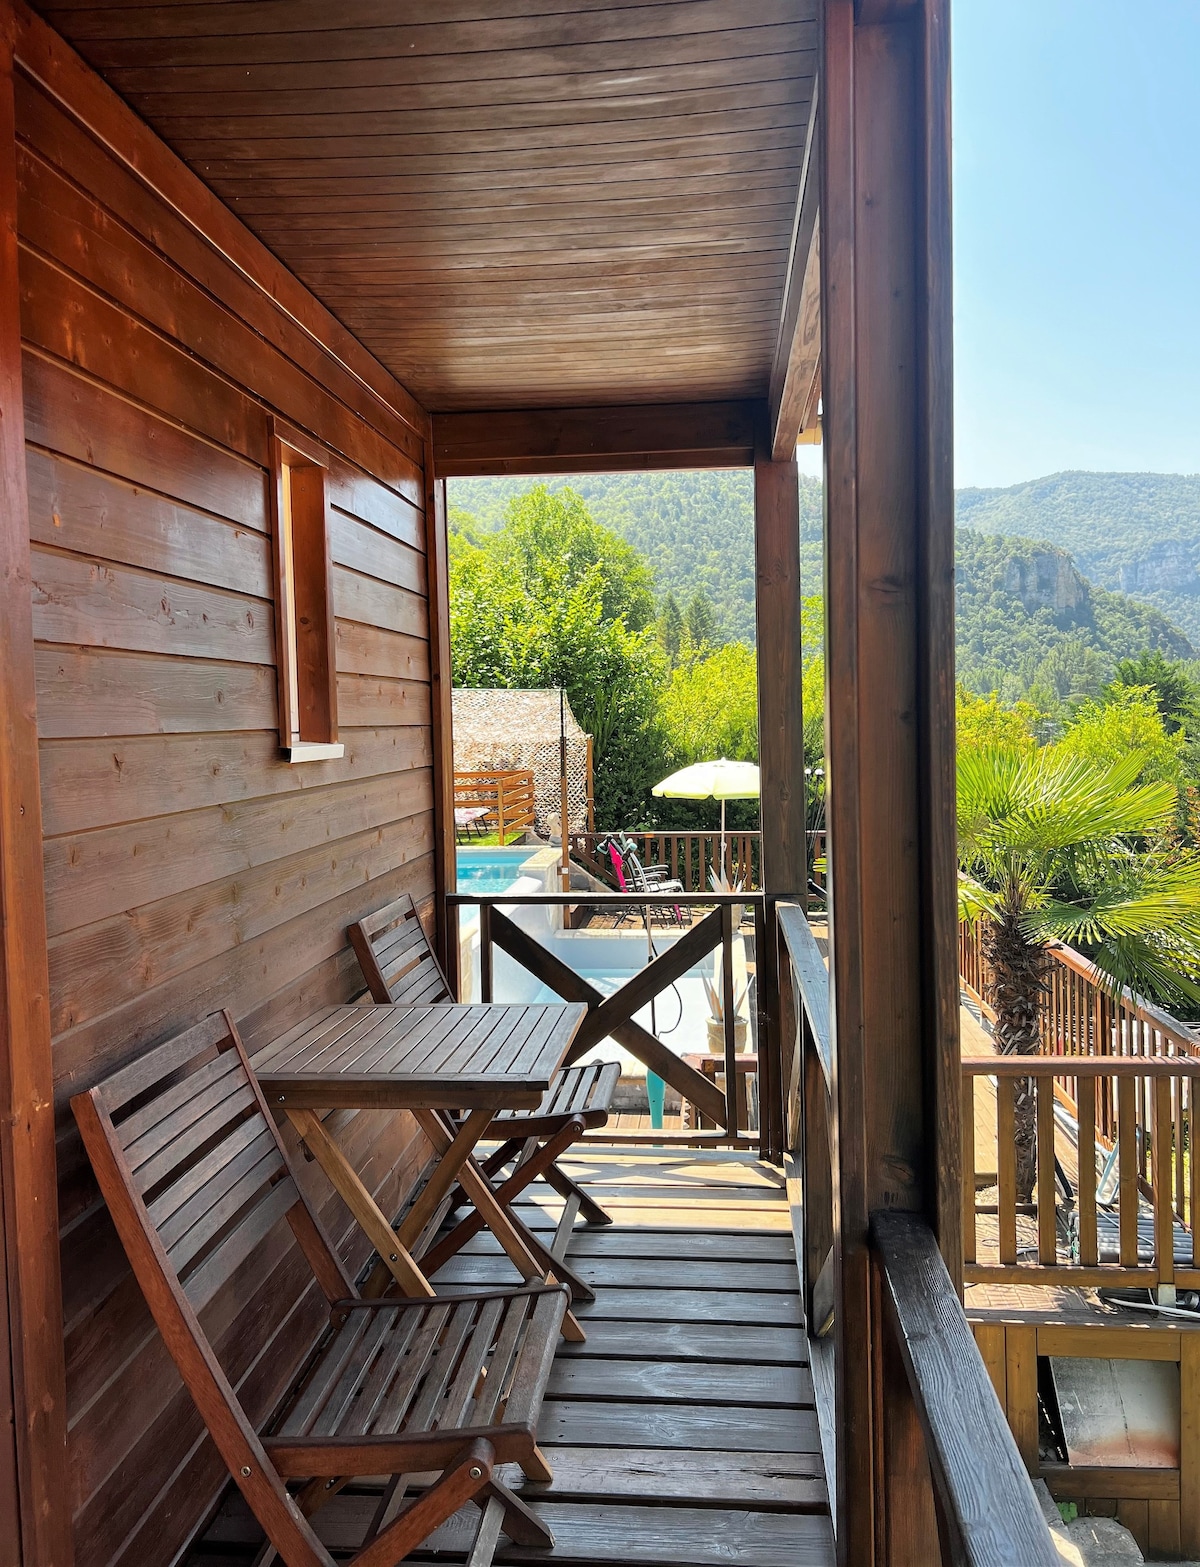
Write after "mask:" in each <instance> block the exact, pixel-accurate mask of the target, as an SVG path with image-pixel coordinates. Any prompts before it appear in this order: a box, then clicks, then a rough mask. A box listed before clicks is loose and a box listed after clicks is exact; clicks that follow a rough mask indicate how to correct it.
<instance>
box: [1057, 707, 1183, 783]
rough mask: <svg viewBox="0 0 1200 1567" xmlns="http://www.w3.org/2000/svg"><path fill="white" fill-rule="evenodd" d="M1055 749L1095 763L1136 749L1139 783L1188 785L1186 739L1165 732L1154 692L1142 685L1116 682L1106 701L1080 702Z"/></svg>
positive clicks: (1104, 763)
mask: <svg viewBox="0 0 1200 1567" xmlns="http://www.w3.org/2000/svg"><path fill="white" fill-rule="evenodd" d="M1057 749H1058V751H1059V753H1060V754H1061V755H1063V756H1077V757H1081V758H1083V759H1084V760H1086V761H1089V762H1092V763H1094V764H1095V765H1096V766H1105V765H1106V764H1107V763H1109V762H1110V761H1111V760H1112V759H1113V758H1114V757H1117V756H1124V755H1126V754H1128V753H1129V752H1131V751H1136V752H1137V753H1138V754H1139V755H1140V756H1141V758H1142V774H1141V777H1142V781H1143V782H1151V781H1165V782H1166V783H1169V784H1171V785H1172V786H1173V787H1174V788H1175V789H1182V788H1183V787H1184V786H1185V785H1186V783H1187V740H1186V737H1185V735H1184V734H1183V733H1182V731H1180V730H1179V729H1176V730H1175V732H1174V733H1170V732H1168V729H1167V725H1166V721H1165V720H1164V719H1163V717H1162V714H1161V711H1160V709H1159V706H1158V701H1157V699H1156V695H1155V692H1154V691H1152V690H1150V689H1148V688H1147V687H1143V686H1123V685H1115V686H1113V687H1111V688H1110V692H1109V700H1108V701H1098V702H1082V703H1080V705H1079V706H1078V707H1077V708H1076V710H1075V713H1074V715H1073V717H1072V720H1071V722H1070V723H1069V724H1068V725H1067V727H1066V729H1065V730H1064V731H1063V735H1062V739H1061V740H1060V741H1059V742H1058V747H1057Z"/></svg>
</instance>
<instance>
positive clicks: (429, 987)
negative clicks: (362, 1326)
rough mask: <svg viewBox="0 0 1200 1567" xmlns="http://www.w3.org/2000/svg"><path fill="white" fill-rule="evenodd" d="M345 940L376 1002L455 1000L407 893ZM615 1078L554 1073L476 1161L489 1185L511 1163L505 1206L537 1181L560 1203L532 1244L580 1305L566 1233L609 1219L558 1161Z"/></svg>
mask: <svg viewBox="0 0 1200 1567" xmlns="http://www.w3.org/2000/svg"><path fill="white" fill-rule="evenodd" d="M348 934H349V937H350V944H351V945H352V946H353V948H354V950H355V952H356V953H357V955H358V961H359V965H360V967H361V968H362V971H363V977H364V978H365V979H366V982H367V988H368V990H369V991H370V992H371V996H372V999H373V1000H375V1001H377V1002H380V1003H384V1004H387V1003H391V1004H392V1005H397V1004H403V1005H410V1006H415V1005H417V1004H427V1003H431V1002H432V1003H437V1002H442V1001H452V1000H453V999H454V998H453V996H452V994H451V991H450V986H449V983H448V982H447V980H446V976H445V975H444V974H443V972H442V966H441V964H440V963H439V962H438V960H437V957H436V955H435V954H434V951H433V948H432V947H431V946H430V945H429V939H428V937H427V936H426V935H425V930H424V927H423V926H422V924H421V920H420V916H419V915H418V913H417V910H416V906H415V905H414V903H413V900H412V897H411V896H410V895H409V894H408V893H405V894H404V896H403V897H401V898H397V899H396V901H395V902H394V903H389V904H388V905H387V907H386V908H383V909H380V910H379V911H378V912H377V913H375V914H368V915H366V916H365V917H364V918H363V919H361V920H357V921H356V922H355V923H354V924H353V925H351V926H350V929H349V932H348ZM620 1077H621V1063H620V1062H619V1061H602V1062H593V1063H591V1064H590V1065H587V1066H569V1067H564V1068H563V1069H562V1071H560V1072H558V1073H556V1074H555V1077H554V1079H553V1081H552V1082H551V1084H550V1087H549V1088H548V1089H547V1090H546V1093H545V1094H544V1095H543V1097H542V1102H541V1104H539V1105H538V1106H537V1108H536V1109H535V1110H530V1111H525V1110H504V1111H501V1112H500V1114H498V1115H497V1116H496V1118H495V1120H494V1121H493V1122H492V1126H493V1128H494V1130H495V1131H496V1133H497V1135H498V1136H499V1137H500V1138H501V1139H502V1141H501V1144H500V1147H499V1148H497V1149H496V1150H495V1151H494V1152H493V1153H491V1154H489V1155H488V1156H487V1158H485V1159H483V1160H481V1161H480V1168H481V1169H482V1171H483V1173H484V1175H486V1176H487V1178H488V1179H489V1181H493V1182H494V1181H495V1178H496V1177H497V1176H498V1175H499V1174H500V1172H501V1171H502V1170H503V1169H504V1168H505V1167H506V1166H507V1165H509V1164H513V1166H514V1167H513V1170H512V1173H511V1174H510V1175H509V1177H508V1179H507V1180H505V1181H504V1182H503V1183H502V1184H501V1185H500V1186H498V1187H496V1197H497V1199H498V1200H499V1201H500V1202H501V1203H502V1204H503V1205H504V1206H505V1207H506V1208H510V1207H511V1206H512V1204H513V1203H514V1202H515V1201H516V1199H517V1198H518V1197H519V1196H520V1195H521V1193H522V1192H523V1191H524V1190H525V1189H526V1187H527V1186H529V1185H530V1183H531V1182H533V1181H534V1180H536V1179H537V1178H538V1177H539V1176H540V1177H541V1178H542V1179H543V1180H544V1181H545V1182H546V1184H547V1185H548V1186H550V1187H551V1188H552V1189H553V1190H554V1191H556V1192H557V1193H558V1194H559V1196H561V1197H562V1198H563V1201H564V1205H565V1206H564V1208H563V1214H562V1218H561V1220H560V1222H559V1225H558V1229H557V1231H556V1233H555V1237H554V1240H553V1242H552V1243H551V1245H550V1246H549V1247H546V1246H544V1245H543V1244H542V1242H541V1241H540V1240H539V1239H538V1238H537V1237H536V1236H533V1237H531V1240H532V1245H533V1250H534V1251H535V1253H536V1254H537V1255H538V1257H539V1260H541V1261H544V1262H545V1263H546V1265H547V1267H551V1268H553V1269H554V1271H555V1273H556V1276H558V1277H560V1278H562V1277H564V1276H565V1277H566V1279H567V1282H568V1283H569V1284H570V1286H571V1293H572V1295H573V1296H575V1298H577V1299H581V1300H591V1299H593V1298H594V1296H593V1292H592V1290H591V1289H589V1288H588V1287H587V1286H586V1285H585V1284H584V1283H583V1282H582V1280H580V1279H579V1278H578V1277H576V1275H575V1274H574V1273H573V1272H572V1271H571V1269H570V1268H569V1267H568V1266H567V1264H566V1260H565V1258H566V1249H567V1243H568V1242H569V1240H570V1235H571V1231H572V1229H573V1228H574V1225H575V1221H576V1219H577V1218H579V1217H580V1216H582V1218H583V1220H584V1223H586V1224H611V1223H612V1219H611V1217H610V1216H609V1214H607V1213H606V1212H605V1211H604V1209H603V1208H602V1207H601V1206H600V1204H599V1203H598V1202H596V1200H595V1199H594V1198H593V1197H590V1196H589V1195H588V1194H587V1192H585V1191H584V1189H583V1187H582V1186H580V1185H579V1184H578V1183H577V1182H576V1181H574V1180H572V1178H571V1177H570V1176H569V1175H568V1174H567V1173H566V1171H565V1170H563V1169H562V1168H561V1167H560V1166H559V1164H558V1160H559V1159H561V1158H562V1156H563V1155H564V1154H565V1153H566V1152H567V1150H568V1149H569V1148H570V1147H571V1145H572V1144H573V1143H574V1142H577V1141H578V1139H579V1138H580V1137H582V1136H583V1134H584V1132H586V1131H589V1130H591V1129H593V1128H597V1127H601V1126H604V1125H605V1123H606V1122H607V1121H608V1110H609V1106H610V1105H611V1103H612V1098H613V1095H614V1093H615V1092H616V1089H617V1083H618V1082H619V1081H620ZM451 1196H452V1198H453V1199H454V1200H455V1201H462V1200H463V1199H462V1194H461V1192H459V1191H455V1192H454V1193H452V1194H451ZM443 1216H444V1215H443ZM481 1226H482V1221H480V1220H479V1219H478V1215H475V1214H472V1215H471V1216H470V1217H468V1218H466V1219H464V1220H462V1222H461V1223H460V1224H459V1225H458V1226H457V1227H456V1228H455V1229H454V1230H453V1231H451V1234H450V1236H448V1237H445V1236H444V1237H443V1238H442V1239H441V1240H440V1241H435V1242H434V1244H433V1246H432V1247H431V1248H430V1250H429V1252H428V1253H427V1254H426V1256H425V1258H424V1260H425V1261H426V1262H427V1263H428V1264H429V1267H430V1268H431V1269H436V1268H437V1267H440V1266H441V1263H442V1262H443V1261H445V1260H447V1259H448V1258H449V1257H450V1256H452V1255H454V1253H455V1252H456V1251H457V1250H458V1249H459V1247H460V1246H461V1245H463V1244H464V1243H465V1242H466V1240H468V1239H469V1238H470V1236H471V1235H472V1234H475V1233H476V1232H477V1231H478V1230H479V1229H480V1228H481Z"/></svg>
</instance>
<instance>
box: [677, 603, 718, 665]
mask: <svg viewBox="0 0 1200 1567" xmlns="http://www.w3.org/2000/svg"><path fill="white" fill-rule="evenodd" d="M683 622H684V629H685V630H686V631H687V639H688V643H689V645H690V649H691V652H692V653H693V654H694V655H695V654H700V653H706V652H707V651H708V650H709V648H711V647H712V646H713V644H714V643H715V642H716V640H717V617H716V615H715V613H714V612H713V607H712V600H711V599H710V598H709V596H708V594H707V593H702V592H701V591H700V589H699V588H697V590H696V592H695V593H693V594H692V596H691V598H690V599H689V600H688V607H687V608H686V609H685V610H684V612H683Z"/></svg>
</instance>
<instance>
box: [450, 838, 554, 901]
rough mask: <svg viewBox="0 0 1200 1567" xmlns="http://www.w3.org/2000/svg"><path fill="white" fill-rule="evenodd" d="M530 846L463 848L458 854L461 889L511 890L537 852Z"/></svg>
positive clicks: (459, 884)
mask: <svg viewBox="0 0 1200 1567" xmlns="http://www.w3.org/2000/svg"><path fill="white" fill-rule="evenodd" d="M536 847H537V846H536V844H535V845H534V848H532V849H531V848H529V847H528V846H525V847H520V848H516V849H500V848H495V849H470V848H460V849H459V851H458V855H457V865H458V890H459V892H465V893H472V892H507V891H508V889H509V888H510V887H511V886H512V885H513V883H514V882H516V881H518V880H520V876H521V866H522V865H523V864H524V863H525V861H526V860H527V859H529V857H530V855H531V854H533V853H535V852H536Z"/></svg>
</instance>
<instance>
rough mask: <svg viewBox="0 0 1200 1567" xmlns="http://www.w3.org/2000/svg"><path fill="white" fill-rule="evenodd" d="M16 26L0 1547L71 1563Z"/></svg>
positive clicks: (5, 243) (2, 113)
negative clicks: (28, 463)
mask: <svg viewBox="0 0 1200 1567" xmlns="http://www.w3.org/2000/svg"><path fill="white" fill-rule="evenodd" d="M13 33H14V19H13V14H12V9H11V6H10V5H9V4H8V3H7V0H0V249H2V254H0V1292H2V1294H0V1560H3V1561H4V1562H5V1563H8V1562H14V1563H15V1562H20V1563H21V1564H22V1567H69V1563H70V1561H71V1554H72V1553H71V1520H70V1508H69V1506H68V1504H67V1497H68V1496H69V1494H70V1488H69V1486H68V1484H67V1464H66V1439H67V1438H66V1375H65V1370H64V1365H63V1315H62V1286H61V1281H60V1278H59V1261H58V1186H57V1180H58V1177H57V1167H56V1162H55V1151H54V1077H53V1070H52V1064H51V1054H50V1012H49V975H48V971H47V959H46V907H45V894H44V887H43V881H42V808H41V789H40V783H39V773H38V737H37V695H36V691H35V688H34V673H33V620H32V608H31V602H32V601H31V597H30V562H29V508H28V498H27V495H26V489H25V421H24V409H23V393H22V381H21V323H20V313H19V292H18V254H17V170H16V122H15V110H14V103H13V52H12V51H13Z"/></svg>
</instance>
